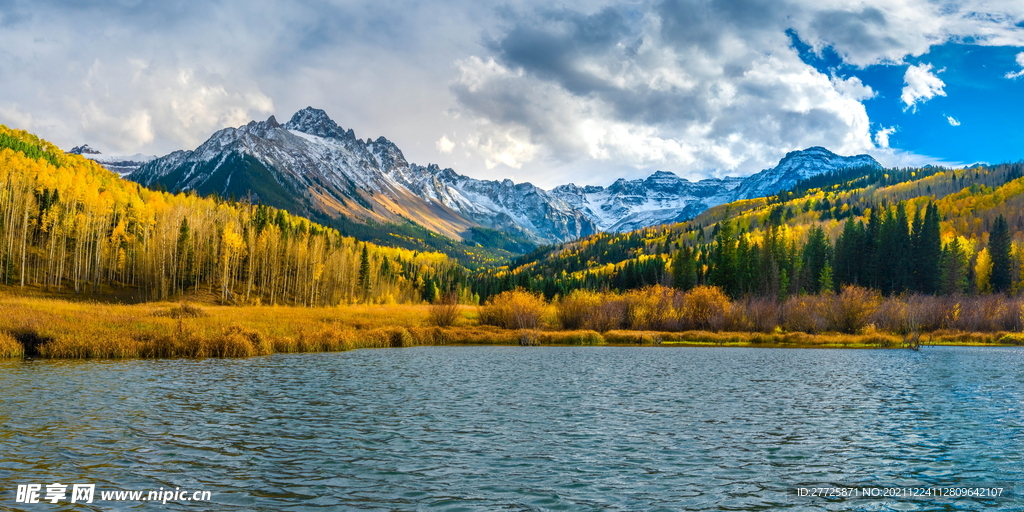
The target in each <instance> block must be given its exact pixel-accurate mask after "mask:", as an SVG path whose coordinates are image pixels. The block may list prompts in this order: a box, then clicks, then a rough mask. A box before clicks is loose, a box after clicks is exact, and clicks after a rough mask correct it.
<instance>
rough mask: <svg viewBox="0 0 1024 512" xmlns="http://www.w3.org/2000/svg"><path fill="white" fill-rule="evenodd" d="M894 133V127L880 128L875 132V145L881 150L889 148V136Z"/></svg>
mask: <svg viewBox="0 0 1024 512" xmlns="http://www.w3.org/2000/svg"><path fill="white" fill-rule="evenodd" d="M894 133H896V127H895V126H890V127H888V128H882V129H880V130H878V131H877V132H875V144H876V145H877V146H878V147H879V148H882V149H886V148H888V147H889V136H890V135H892V134H894Z"/></svg>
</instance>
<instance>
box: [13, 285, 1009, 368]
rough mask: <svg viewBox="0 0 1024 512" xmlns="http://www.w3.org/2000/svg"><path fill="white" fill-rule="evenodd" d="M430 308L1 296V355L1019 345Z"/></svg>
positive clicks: (988, 339) (997, 338) (954, 337)
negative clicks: (588, 325)
mask: <svg viewBox="0 0 1024 512" xmlns="http://www.w3.org/2000/svg"><path fill="white" fill-rule="evenodd" d="M429 311H430V306H428V305H398V304H396V305H358V304H355V305H345V306H337V307H327V308H302V307H290V306H220V305H206V304H204V305H200V306H195V305H190V304H185V303H171V302H151V303H141V304H128V305H125V304H109V303H101V302H81V301H67V300H62V299H54V298H40V297H30V296H19V295H10V294H6V295H0V358H6V359H17V358H32V359H164V358H206V357H251V356H260V355H270V354H275V353H300V352H340V351H347V350H355V349H360V348H398V347H413V346H441V345H452V346H488V345H505V346H520V345H528V346H536V345H540V346H624V347H626V346H659V347H666V348H671V347H760V348H802V349H809V348H819V349H900V348H914V347H915V346H989V347H1008V346H1021V345H1024V336H1022V335H1021V334H1020V333H1010V332H992V333H968V332H960V331H935V332H931V333H920V335H919V337H916V338H915V337H914V336H907V335H899V334H893V333H881V332H875V331H872V330H869V332H865V333H863V334H838V333H816V334H807V333H803V332H772V333H752V332H709V331H683V332H662V331H633V330H610V331H606V332H603V333H599V332H596V331H588V330H574V331H570V330H557V329H538V330H513V329H502V328H498V327H493V326H487V325H479V321H478V318H477V314H478V309H477V308H476V307H474V306H460V307H459V311H458V313H459V314H458V316H457V318H456V321H455V325H453V326H451V327H436V326H431V325H430V322H429Z"/></svg>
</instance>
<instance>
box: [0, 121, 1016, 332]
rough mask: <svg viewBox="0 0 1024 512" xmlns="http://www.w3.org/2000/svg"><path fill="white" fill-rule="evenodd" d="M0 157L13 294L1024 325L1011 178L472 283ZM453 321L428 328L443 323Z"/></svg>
mask: <svg viewBox="0 0 1024 512" xmlns="http://www.w3.org/2000/svg"><path fill="white" fill-rule="evenodd" d="M0 148H2V149H0V284H2V285H5V286H6V287H8V288H9V289H15V290H24V289H31V290H36V291H37V292H41V293H44V294H47V293H49V294H57V295H65V296H67V295H73V296H77V297H84V298H91V299H93V300H101V301H103V300H106V301H130V302H145V301H167V300H184V299H185V298H189V297H190V298H193V299H197V300H200V301H207V302H209V301H213V302H215V303H217V304H223V305H249V306H258V305H275V304H279V305H292V306H336V305H343V304H368V305H369V304H398V303H402V304H423V303H433V304H435V305H438V307H448V306H450V307H457V305H458V304H463V305H481V306H483V307H482V308H481V309H480V312H479V317H478V318H477V322H478V323H479V324H491V325H496V326H499V327H503V328H506V329H524V328H529V329H536V328H539V327H540V326H542V325H547V326H549V327H554V328H561V329H590V330H594V331H600V332H607V331H612V330H615V329H634V330H663V331H664V330H668V331H671V330H686V329H691V330H692V329H697V330H738V331H754V332H775V331H778V330H779V329H782V330H783V332H844V333H851V334H852V333H857V332H860V331H862V330H863V329H864V328H865V327H867V326H868V325H874V326H876V327H877V328H879V329H881V330H884V331H886V332H894V333H896V332H907V331H917V330H919V329H922V328H924V329H939V328H949V329H957V330H961V331H993V332H994V331H1019V330H1021V327H1022V326H1021V325H1020V324H1021V322H1022V321H1024V315H1022V314H1021V311H1024V310H1022V309H1021V308H1022V306H1024V304H1022V303H1021V301H1020V300H1019V299H1018V298H1017V297H1016V296H1017V295H1019V294H1020V292H1021V290H1022V289H1024V238H1022V231H1024V214H1022V213H1021V212H1024V208H1022V207H1024V194H1022V192H1024V179H1022V171H1024V165H1022V164H1019V163H1018V164H1004V165H996V166H975V167H972V168H966V169H944V168H938V167H927V168H922V169H886V170H880V169H874V168H860V169H844V170H840V171H836V172H832V173H829V174H825V175H821V176H815V177H813V178H810V179H808V180H804V181H802V182H799V183H797V184H796V185H795V186H794V187H792V188H791V189H790V190H785V191H782V192H780V193H779V194H777V195H775V196H771V197H766V198H758V199H751V200H744V201H738V202H734V203H730V204H726V205H721V206H718V207H714V208H711V209H710V210H708V211H706V212H704V213H702V214H700V215H698V216H697V217H696V218H694V219H693V220H691V221H688V222H683V223H678V224H671V225H664V226H657V227H652V228H646V229H641V230H637V231H633V232H628V233H602V234H598V235H594V236H591V237H587V238H584V239H580V240H577V241H574V242H571V243H568V244H564V245H561V246H547V247H540V248H537V249H535V250H533V251H531V252H529V253H527V254H524V255H522V256H519V257H517V258H514V259H512V260H510V261H507V262H506V264H504V265H491V266H489V267H484V268H482V269H474V270H470V269H467V268H466V267H464V266H463V265H462V264H460V262H459V259H457V258H453V257H451V256H449V255H446V254H444V253H441V252H422V251H415V250H410V249H402V248H396V247H387V246H384V245H381V244H375V243H368V242H364V241H360V240H357V239H355V238H352V237H346V236H343V235H342V234H341V233H339V232H338V231H337V230H335V229H332V228H330V227H326V226H323V225H321V224H318V223H315V222H312V221H309V220H308V219H305V218H301V217H298V216H295V215H292V214H289V213H288V212H287V211H284V210H280V209H275V208H271V207H267V206H264V205H259V204H249V203H246V202H237V201H233V200H232V201H225V200H222V199H219V198H216V197H208V198H204V197H199V196H197V195H195V194H188V193H179V194H169V193H167V192H165V191H156V190H149V189H146V188H144V187H141V186H139V185H138V184H135V183H133V182H129V181H125V180H123V179H121V178H120V177H118V176H117V175H115V174H113V173H111V172H109V171H107V170H105V169H103V168H102V167H100V166H99V165H98V164H95V163H93V162H91V161H88V160H86V159H84V158H82V157H80V156H78V155H68V154H64V153H63V152H62V151H60V150H59V149H58V148H56V147H55V146H53V145H51V144H49V143H47V142H45V141H42V140H40V139H38V138H37V137H35V136H33V135H31V134H29V133H27V132H23V131H16V130H10V129H7V128H2V127H0ZM366 229H370V228H366ZM485 234H486V232H485ZM470 243H471V242H470ZM470 247H472V246H471V245H470ZM509 247H513V246H509ZM529 248H530V247H528V246H523V247H520V249H521V250H523V249H529ZM947 298H948V300H947ZM446 305H447V306H446ZM545 308H550V311H551V312H552V313H550V314H546V313H544V310H545ZM454 311H457V310H455V309H452V310H450V311H448V313H445V315H444V316H445V317H446V318H448V320H445V321H439V320H431V321H430V322H431V323H433V324H435V325H451V324H452V323H454V322H455V321H456V320H457V319H458V318H459V316H458V315H457V314H455V313H454ZM431 315H432V316H431V318H435V315H434V313H431ZM545 315H547V316H545ZM437 318H440V316H437ZM524 319H525V320H524ZM492 336H493V335H492Z"/></svg>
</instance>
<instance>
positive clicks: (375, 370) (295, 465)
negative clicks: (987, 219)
mask: <svg viewBox="0 0 1024 512" xmlns="http://www.w3.org/2000/svg"><path fill="white" fill-rule="evenodd" d="M1022 477H1024V350H1022V349H1016V348H952V347H950V348H938V347H925V348H923V349H922V350H921V351H920V352H913V351H906V350H785V349H742V348H658V347H652V348H624V347H586V348H569V347H419V348H405V349H379V350H358V351H352V352H345V353H330V354H301V355H275V356H269V357H261V358H251V359H228V360H214V359H207V360H158V361H146V360H131V361H4V362H0V510H7V509H12V510H21V509H22V508H19V507H23V509H25V510H66V509H67V510H130V509H146V510H191V511H199V510H268V511H270V510H273V511H277V510H628V511H633V510H773V509H781V508H789V509H792V510H821V509H828V510H1022V509H1024V499H1020V498H1016V499H1014V498H1010V499H1001V500H996V501H992V500H971V499H960V500H928V499H866V498H859V499H853V500H845V501H842V500H824V499H820V498H801V497H798V496H797V495H796V490H795V489H796V488H797V487H799V486H820V485H823V484H824V485H845V486H852V485H857V486H896V485H899V486H904V487H909V486H917V485H972V486H973V485H990V484H1002V485H1006V484H1013V483H1015V482H1021V481H1022ZM53 482H61V483H66V484H71V483H94V484H96V488H97V493H96V497H97V498H99V492H100V490H156V489H159V488H161V487H163V488H165V489H172V488H180V489H183V490H190V491H193V490H208V491H211V493H212V503H196V502H191V503H189V502H184V503H170V502H169V503H167V504H166V505H164V504H156V503H145V502H109V501H108V502H102V503H100V502H99V500H97V501H96V502H94V503H93V504H92V505H76V506H74V507H72V506H70V505H69V504H67V502H66V501H65V502H64V503H65V504H64V505H51V504H50V503H40V504H36V505H22V504H19V503H15V488H16V487H17V485H18V484H31V483H39V484H49V483H53ZM1020 487H1021V488H1020V489H1018V491H1019V492H1020V493H1022V494H1024V486H1020Z"/></svg>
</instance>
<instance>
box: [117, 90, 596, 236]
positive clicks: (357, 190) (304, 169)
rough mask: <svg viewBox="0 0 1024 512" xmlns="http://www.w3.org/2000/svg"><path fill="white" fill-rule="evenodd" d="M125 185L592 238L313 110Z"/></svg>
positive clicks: (229, 133)
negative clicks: (363, 137) (414, 160)
mask: <svg viewBox="0 0 1024 512" xmlns="http://www.w3.org/2000/svg"><path fill="white" fill-rule="evenodd" d="M129 179H132V180H135V181H138V182H139V183H142V184H143V185H147V186H152V185H158V184H159V185H162V186H164V187H166V188H167V189H169V190H195V191H197V192H199V193H211V192H215V193H217V194H220V195H221V196H223V197H230V196H234V197H237V198H242V197H250V198H251V199H253V200H254V201H259V202H262V203H265V204H270V205H272V206H277V207H279V208H285V209H288V210H290V211H293V212H296V213H300V214H304V215H310V214H314V215H316V214H319V215H327V216H339V215H345V216H347V217H349V218H353V219H368V220H374V221H380V222H400V221H402V220H403V219H408V220H411V221H413V222H416V223H418V224H421V225H423V226H424V227H426V228H428V229H430V230H432V231H435V232H437V233H441V234H444V235H446V236H449V237H452V238H460V236H461V234H462V233H464V232H465V231H466V230H467V229H468V228H470V227H473V226H482V227H488V228H494V229H501V230H505V231H513V232H516V233H521V234H524V235H526V236H527V237H529V238H531V239H533V240H535V241H537V242H541V243H552V242H563V241H567V240H572V239H575V238H578V237H581V236H586V235H590V234H593V233H595V232H596V227H595V225H594V224H593V222H592V221H590V220H589V219H588V218H587V217H586V216H585V215H584V214H582V213H581V212H579V211H577V210H575V209H573V208H571V207H570V206H569V205H567V204H566V203H565V202H564V201H562V200H560V199H558V198H556V197H554V196H552V195H551V194H549V193H548V192H546V191H544V190H541V189H539V188H537V187H535V186H533V185H531V184H529V183H521V184H518V185H517V184H513V183H512V182H510V181H507V180H506V181H505V182H497V181H485V180H475V179H472V178H468V177H466V176H462V175H459V174H456V173H455V172H454V171H452V170H451V169H440V168H438V167H437V166H426V167H423V166H419V165H413V164H409V162H408V161H406V159H405V156H404V155H403V154H402V152H401V150H400V149H398V147H397V146H395V144H394V143H392V142H391V141H389V140H387V139H386V138H384V137H380V138H378V139H377V140H370V139H367V140H365V141H363V140H360V139H358V138H356V137H355V134H354V133H353V131H352V130H344V129H342V128H341V127H339V126H338V125H337V124H336V123H335V122H334V121H333V120H331V119H330V118H329V117H328V116H327V115H326V113H324V111H323V110H319V109H314V108H306V109H303V110H300V111H299V112H297V113H296V114H295V115H294V116H292V118H291V120H289V121H288V122H287V123H285V124H283V125H282V124H279V123H278V122H277V120H276V119H274V118H273V117H271V118H270V119H268V120H266V121H263V122H255V121H254V122H250V123H249V124H247V125H245V126H242V127H239V128H226V129H224V130H221V131H219V132H217V133H215V134H214V135H213V136H212V137H211V138H210V139H209V140H208V141H206V142H205V143H204V144H203V145H201V146H200V147H198V148H196V149H195V150H194V151H178V152H175V153H172V154H170V155H167V156H165V157H163V158H160V159H157V160H155V161H153V162H151V163H150V164H148V165H145V166H143V167H142V168H140V169H139V170H138V171H136V172H134V173H132V174H131V175H130V176H129Z"/></svg>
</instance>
